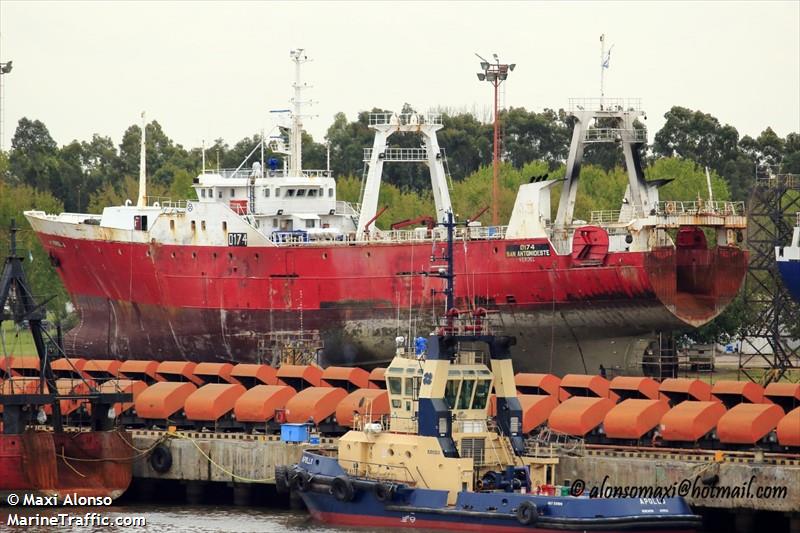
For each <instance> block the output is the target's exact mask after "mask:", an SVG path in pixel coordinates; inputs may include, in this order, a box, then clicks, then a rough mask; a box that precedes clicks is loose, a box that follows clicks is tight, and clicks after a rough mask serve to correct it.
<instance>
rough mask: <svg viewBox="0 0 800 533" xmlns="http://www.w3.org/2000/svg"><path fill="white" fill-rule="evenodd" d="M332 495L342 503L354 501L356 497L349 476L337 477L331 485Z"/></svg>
mask: <svg viewBox="0 0 800 533" xmlns="http://www.w3.org/2000/svg"><path fill="white" fill-rule="evenodd" d="M331 493H332V494H333V497H334V498H336V499H337V500H339V501H340V502H349V501H353V496H355V489H354V488H353V482H352V481H350V478H348V477H347V476H336V477H335V478H334V479H333V483H332V484H331Z"/></svg>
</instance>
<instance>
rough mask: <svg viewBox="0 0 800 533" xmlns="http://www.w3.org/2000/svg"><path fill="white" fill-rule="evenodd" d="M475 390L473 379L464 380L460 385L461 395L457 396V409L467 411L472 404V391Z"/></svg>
mask: <svg viewBox="0 0 800 533" xmlns="http://www.w3.org/2000/svg"><path fill="white" fill-rule="evenodd" d="M474 389H475V380H474V379H465V380H464V384H463V385H461V394H460V395H459V396H458V409H469V406H470V404H471V403H472V391H473V390H474Z"/></svg>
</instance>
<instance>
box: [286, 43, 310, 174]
mask: <svg viewBox="0 0 800 533" xmlns="http://www.w3.org/2000/svg"><path fill="white" fill-rule="evenodd" d="M289 55H290V56H291V58H292V61H294V99H293V103H294V110H293V111H292V131H291V136H290V138H289V152H290V155H289V159H290V160H291V162H290V164H291V167H290V169H289V170H290V172H291V173H292V175H299V174H300V173H301V172H302V171H303V121H302V118H303V115H302V106H303V101H302V99H301V98H300V95H301V93H302V90H303V89H305V88H306V85H304V84H301V83H300V65H301V64H303V63H305V62H306V61H309V59H308V56H307V55H306V53H305V49H304V48H297V49H296V50H292V51H291V52H289Z"/></svg>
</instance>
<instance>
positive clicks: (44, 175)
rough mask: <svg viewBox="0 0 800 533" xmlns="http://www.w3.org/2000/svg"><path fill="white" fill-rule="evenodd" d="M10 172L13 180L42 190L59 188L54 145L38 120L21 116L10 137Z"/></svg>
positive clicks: (56, 153)
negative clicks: (12, 135)
mask: <svg viewBox="0 0 800 533" xmlns="http://www.w3.org/2000/svg"><path fill="white" fill-rule="evenodd" d="M9 166H10V170H11V175H12V176H13V178H14V179H16V182H17V183H23V184H26V185H30V186H31V187H34V188H37V189H42V190H53V189H60V188H61V185H60V183H59V172H58V171H59V168H58V167H59V162H58V145H57V144H56V142H55V141H54V140H53V138H52V137H51V136H50V132H49V131H48V130H47V127H46V126H45V125H44V124H43V123H42V122H41V121H39V120H30V119H28V118H25V117H23V118H21V119H20V120H19V124H18V125H17V130H16V132H15V133H14V137H13V139H12V140H11V154H10V155H9Z"/></svg>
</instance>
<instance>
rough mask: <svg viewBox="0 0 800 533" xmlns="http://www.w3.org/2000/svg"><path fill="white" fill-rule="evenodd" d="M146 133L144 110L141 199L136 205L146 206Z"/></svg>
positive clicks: (140, 157)
mask: <svg viewBox="0 0 800 533" xmlns="http://www.w3.org/2000/svg"><path fill="white" fill-rule="evenodd" d="M145 137H146V134H145V118H144V111H142V141H141V145H140V146H139V199H138V200H137V201H136V207H146V205H147V202H146V200H145V198H146V196H147V173H146V159H147V157H146V156H147V152H146V149H145V142H146V139H145Z"/></svg>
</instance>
